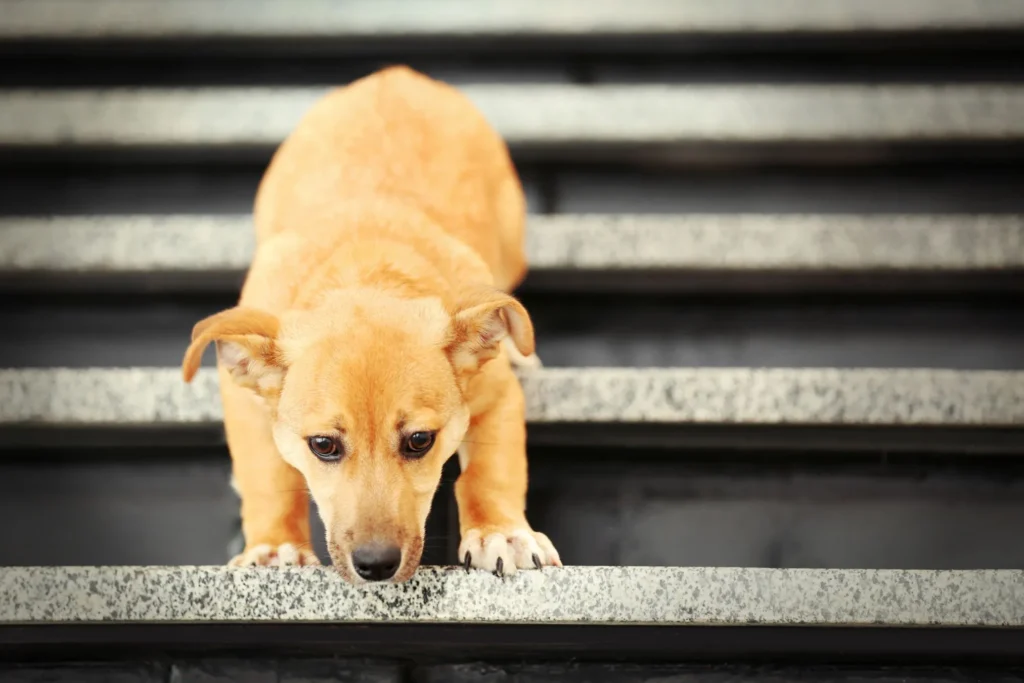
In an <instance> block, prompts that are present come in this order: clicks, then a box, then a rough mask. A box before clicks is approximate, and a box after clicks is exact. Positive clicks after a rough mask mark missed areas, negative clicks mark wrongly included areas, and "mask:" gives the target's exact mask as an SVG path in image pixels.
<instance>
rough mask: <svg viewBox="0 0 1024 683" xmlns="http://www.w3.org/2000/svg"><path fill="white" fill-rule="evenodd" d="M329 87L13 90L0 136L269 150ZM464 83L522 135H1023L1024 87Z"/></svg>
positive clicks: (912, 139) (650, 141)
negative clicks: (681, 113)
mask: <svg viewBox="0 0 1024 683" xmlns="http://www.w3.org/2000/svg"><path fill="white" fill-rule="evenodd" d="M327 90H328V88H327V87H326V86H325V87H296V88H285V87H282V88H276V87H207V88H111V89H81V90H69V89H56V90H32V89H15V90H5V91H0V112H2V113H3V115H2V116H0V145H3V146H9V147H24V146H29V147H32V146H59V147H67V146H76V145H86V146H89V145H98V146H104V145H109V146H115V147H133V146H156V147H175V146H194V147H195V146H199V147H203V146H207V147H220V146H223V147H240V148H248V147H257V148H259V147H272V146H276V145H277V144H279V143H280V142H281V140H283V139H284V137H285V136H286V135H287V134H288V133H289V132H290V131H291V130H292V129H293V127H294V126H295V125H296V123H297V122H298V121H299V120H300V118H301V117H302V115H303V114H304V113H305V112H306V110H308V109H309V107H310V106H311V105H312V104H313V103H314V102H315V101H316V100H318V99H319V98H320V97H321V96H322V95H323V94H324V93H325V92H326V91H327ZM462 90H463V92H464V93H465V94H466V95H467V96H468V97H469V98H470V99H471V100H473V101H474V102H475V103H476V104H477V106H479V107H480V109H481V111H482V112H483V113H484V115H485V116H487V117H488V119H489V120H490V122H491V123H492V125H494V126H495V128H496V129H497V130H498V132H499V133H500V134H501V135H502V136H503V137H504V138H505V139H506V141H507V142H508V143H509V144H510V145H512V146H517V145H525V146H533V147H539V148H542V147H551V146H559V145H585V146H587V145H589V146H593V145H600V144H608V145H620V144H627V145H628V144H647V145H661V144H699V143H729V144H751V143H757V144H764V143H788V144H801V143H805V144H814V143H844V142H846V143H850V142H857V143H867V142H906V143H924V142H946V143H949V142H952V141H956V140H963V141H968V140H974V141H986V140H988V141H995V140H1010V139H1019V138H1021V137H1024V86H1021V85H943V86H925V85H862V84H857V85H708V84H697V85H686V86H679V85H596V86H581V85H564V84H516V85H495V84H474V85H465V86H463V88H462ZM680 112H685V116H681V115H680Z"/></svg>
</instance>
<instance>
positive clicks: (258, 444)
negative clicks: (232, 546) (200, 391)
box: [220, 368, 319, 567]
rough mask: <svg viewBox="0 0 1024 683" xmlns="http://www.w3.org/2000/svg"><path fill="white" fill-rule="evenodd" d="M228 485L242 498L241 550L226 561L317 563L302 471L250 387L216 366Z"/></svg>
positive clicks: (248, 564)
mask: <svg viewBox="0 0 1024 683" xmlns="http://www.w3.org/2000/svg"><path fill="white" fill-rule="evenodd" d="M220 382H221V400H222V403H223V405H224V427H225V432H226V434H227V441H228V450H229V451H230V453H231V461H232V462H231V465H232V467H231V469H232V484H233V486H234V488H235V490H236V491H237V492H238V495H239V497H240V498H241V502H242V505H241V513H242V535H243V536H244V537H245V550H244V551H243V552H242V553H241V554H240V555H238V556H236V557H234V558H232V559H231V560H230V561H229V563H228V564H230V565H232V566H235V567H240V566H255V565H263V566H287V565H314V564H319V560H317V557H316V554H315V553H314V552H313V548H312V546H311V544H310V537H309V494H308V492H307V489H306V481H305V479H303V477H302V474H301V473H300V472H299V471H298V470H296V469H295V468H293V467H292V466H291V465H289V464H288V463H286V462H285V461H284V459H283V458H282V457H281V455H280V454H279V453H278V451H277V447H276V446H275V445H274V437H273V434H272V432H271V427H270V418H269V417H268V416H267V415H266V412H265V411H264V410H263V408H262V406H260V405H259V404H258V403H257V402H256V401H257V399H256V398H255V397H254V396H253V395H252V394H251V392H250V391H249V390H248V389H243V388H241V387H239V386H236V385H235V384H234V383H233V382H232V381H231V377H230V376H229V375H228V374H227V373H226V372H225V371H224V369H223V368H220Z"/></svg>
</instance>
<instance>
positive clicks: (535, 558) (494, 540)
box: [459, 527, 562, 576]
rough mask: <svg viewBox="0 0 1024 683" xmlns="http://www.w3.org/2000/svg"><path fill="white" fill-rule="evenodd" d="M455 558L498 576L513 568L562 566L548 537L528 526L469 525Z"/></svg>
mask: <svg viewBox="0 0 1024 683" xmlns="http://www.w3.org/2000/svg"><path fill="white" fill-rule="evenodd" d="M459 559H460V560H461V561H462V564H463V566H464V567H465V568H466V569H469V568H471V567H476V568H477V569H486V570H487V571H490V572H494V573H495V574H497V575H498V576H507V575H509V574H514V573H515V572H516V570H517V569H540V568H541V567H547V566H554V567H561V566H562V560H561V559H559V557H558V551H557V550H555V546H554V545H553V544H552V543H551V539H549V538H548V537H547V536H545V535H544V534H542V533H541V532H539V531H533V530H532V529H530V528H529V527H519V528H512V529H508V528H502V527H483V528H476V529H470V530H469V531H467V532H466V533H465V534H464V535H463V537H462V543H460V544H459Z"/></svg>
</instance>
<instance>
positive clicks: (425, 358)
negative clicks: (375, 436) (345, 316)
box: [282, 330, 460, 432]
mask: <svg viewBox="0 0 1024 683" xmlns="http://www.w3.org/2000/svg"><path fill="white" fill-rule="evenodd" d="M459 401H460V394H459V392H458V388H457V385H456V384H455V379H454V374H453V372H452V369H451V365H450V364H449V362H448V361H447V358H446V356H445V355H444V353H443V352H442V350H441V349H439V348H430V347H426V346H423V345H422V344H420V343H418V342H416V341H415V340H410V339H409V335H407V334H405V333H402V332H401V331H396V330H384V331H378V334H377V335H375V336H374V337H373V338H372V339H369V340H368V339H367V337H366V336H365V335H353V336H349V335H337V336H332V337H327V338H324V339H322V340H320V341H318V342H316V343H314V344H311V345H309V347H308V348H307V349H306V353H305V354H303V356H302V357H300V358H298V359H296V362H295V364H294V365H293V366H292V369H291V370H290V371H289V373H288V376H287V377H286V380H285V391H284V392H283V395H282V410H283V411H284V413H285V415H286V416H287V417H288V418H289V419H290V420H292V421H299V422H300V423H301V424H302V425H303V428H304V429H310V428H314V427H315V428H318V429H325V428H335V429H345V430H346V431H352V430H366V429H372V430H373V431H374V432H376V431H379V430H391V431H394V429H396V428H397V425H398V424H399V423H400V422H402V421H405V422H407V423H409V424H413V423H423V422H435V421H444V420H445V419H446V415H447V414H448V413H450V412H451V411H453V410H455V409H456V408H457V407H458V405H459ZM435 416H436V417H435ZM421 426H426V427H435V426H436V427H439V426H441V425H440V424H438V425H432V424H426V425H421Z"/></svg>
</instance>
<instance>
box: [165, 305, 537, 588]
mask: <svg viewBox="0 0 1024 683" xmlns="http://www.w3.org/2000/svg"><path fill="white" fill-rule="evenodd" d="M507 336H508V337H511V340H512V341H513V342H514V343H515V345H516V347H517V348H518V349H519V351H520V352H521V353H523V354H524V355H529V354H530V353H532V352H533V346H534V338H533V326H532V323H531V321H530V318H529V315H528V314H527V312H526V310H525V309H524V308H523V306H522V304H520V303H519V302H518V301H516V300H515V299H514V298H513V297H511V296H508V295H507V294H505V293H502V292H499V291H494V290H485V289H481V290H475V291H473V292H470V293H468V294H466V295H465V296H463V297H462V298H461V299H460V300H459V301H458V303H457V304H455V305H454V306H449V307H446V306H444V305H443V304H442V302H441V300H440V299H438V298H420V299H403V298H397V297H393V296H389V295H385V294H381V293H379V292H376V291H371V290H348V291H341V292H338V293H335V294H332V295H330V297H329V298H327V299H325V300H323V301H322V302H320V303H319V305H317V306H316V307H314V308H311V309H308V310H301V311H290V312H288V313H287V314H285V315H283V316H281V317H280V318H279V317H277V316H275V315H271V314H269V313H267V312H264V311H260V310H255V309H252V308H246V307H241V306H240V307H236V308H231V309H228V310H226V311H222V312H221V313H217V314H216V315H213V316H211V317H209V318H206V319H205V320H203V321H201V322H199V323H198V324H197V325H196V326H195V328H194V330H193V333H192V344H191V345H190V346H189V348H188V351H187V352H186V354H185V359H184V362H183V366H182V369H183V372H184V377H185V381H186V382H187V381H191V379H192V377H193V376H194V375H195V373H196V371H197V370H198V368H199V365H200V361H201V357H202V354H203V350H204V349H205V347H206V346H207V345H208V344H209V343H210V342H214V343H216V347H217V355H218V360H219V363H220V364H221V365H222V366H223V367H224V368H226V369H227V370H228V371H229V372H230V374H231V377H232V378H233V380H234V382H235V383H237V384H238V385H240V386H242V387H245V388H246V389H247V390H249V391H251V392H253V394H254V395H255V396H257V397H258V398H259V399H261V400H262V402H263V403H264V404H265V405H266V408H267V414H268V415H269V417H270V419H271V421H272V425H273V434H274V442H275V444H276V446H277V449H278V451H279V452H280V453H281V455H282V456H283V457H284V459H285V460H286V461H287V462H288V463H289V464H291V465H292V466H293V467H295V468H296V469H297V470H298V471H300V472H301V473H302V474H303V475H304V477H305V479H306V482H307V485H308V487H309V490H310V493H311V494H312V496H313V499H314V500H315V501H316V503H317V506H318V508H319V512H320V516H321V518H322V519H323V522H324V525H325V527H326V530H327V543H328V548H329V549H330V554H331V560H332V564H333V565H334V567H335V568H336V569H338V570H339V571H340V572H341V573H342V574H343V575H344V576H345V577H346V578H347V579H348V580H350V581H352V582H355V583H361V582H362V581H382V580H389V579H390V580H393V581H405V580H407V579H409V578H410V577H411V576H412V575H413V573H414V572H415V571H416V568H417V567H418V566H419V561H420V556H421V554H422V550H423V540H424V538H423V537H424V527H425V523H426V518H427V514H428V512H429V511H430V503H431V500H432V498H433V495H434V493H435V491H436V489H437V486H438V483H439V481H440V477H441V469H442V466H443V465H444V463H445V462H446V461H447V460H448V458H449V457H451V455H452V454H454V453H455V451H456V449H457V448H458V446H459V444H460V443H461V442H462V439H463V436H464V435H465V433H466V431H467V429H468V427H469V420H470V413H469V408H468V406H467V403H466V400H465V398H464V393H465V390H466V386H467V384H468V382H469V381H470V380H471V379H472V378H473V376H474V375H475V374H477V373H478V372H479V371H480V369H481V367H482V366H483V365H484V364H485V363H486V362H487V361H489V360H491V359H492V358H494V357H496V356H497V355H498V354H499V352H500V343H501V341H502V339H504V338H505V337H507ZM235 457H240V458H244V457H245V454H244V453H239V454H235Z"/></svg>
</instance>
